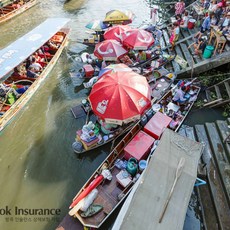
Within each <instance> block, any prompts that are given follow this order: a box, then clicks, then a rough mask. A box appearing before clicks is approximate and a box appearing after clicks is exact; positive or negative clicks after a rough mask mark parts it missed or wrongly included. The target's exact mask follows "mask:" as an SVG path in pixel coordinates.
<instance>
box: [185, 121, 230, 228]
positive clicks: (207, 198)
mask: <svg viewBox="0 0 230 230" xmlns="http://www.w3.org/2000/svg"><path fill="white" fill-rule="evenodd" d="M229 125H230V119H227V120H226V121H216V122H213V123H206V124H205V125H195V128H192V127H190V128H189V131H187V129H186V130H185V132H187V136H191V138H192V139H193V137H195V138H196V139H197V140H198V141H199V142H202V143H204V146H205V148H204V152H203V154H202V158H201V164H200V170H198V171H199V175H198V176H199V177H202V179H204V180H205V181H206V182H207V185H201V186H199V187H197V193H198V197H199V200H200V205H201V212H202V219H203V224H204V227H205V229H207V230H209V229H210V230H211V229H221V230H229V229H230V219H229V216H230V174H229V171H230V163H229V162H230V144H229V143H228V142H226V141H225V140H226V138H227V137H228V136H229V133H230V128H229ZM204 169H205V170H204Z"/></svg>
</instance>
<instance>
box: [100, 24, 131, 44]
mask: <svg viewBox="0 0 230 230" xmlns="http://www.w3.org/2000/svg"><path fill="white" fill-rule="evenodd" d="M130 29H131V28H130V27H129V26H128V25H116V26H113V27H111V28H109V29H108V30H107V31H106V32H105V33H104V38H105V39H106V40H108V39H115V40H117V41H119V42H120V41H121V38H122V36H121V33H122V32H124V31H126V30H130Z"/></svg>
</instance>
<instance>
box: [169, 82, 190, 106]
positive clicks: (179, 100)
mask: <svg viewBox="0 0 230 230" xmlns="http://www.w3.org/2000/svg"><path fill="white" fill-rule="evenodd" d="M185 91H186V86H182V87H181V88H179V89H177V90H176V93H175V95H174V97H173V99H172V100H173V102H175V103H176V104H178V105H180V104H184V103H185V102H186V101H187V98H186V97H185Z"/></svg>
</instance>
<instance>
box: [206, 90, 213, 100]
mask: <svg viewBox="0 0 230 230" xmlns="http://www.w3.org/2000/svg"><path fill="white" fill-rule="evenodd" d="M205 95H206V99H207V101H208V102H211V101H212V99H211V97H210V90H209V89H206V90H205Z"/></svg>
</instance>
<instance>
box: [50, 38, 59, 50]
mask: <svg viewBox="0 0 230 230" xmlns="http://www.w3.org/2000/svg"><path fill="white" fill-rule="evenodd" d="M47 45H48V46H49V48H50V49H51V50H57V49H58V48H59V45H58V44H56V43H55V42H54V41H52V40H49V41H48V43H47Z"/></svg>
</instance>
